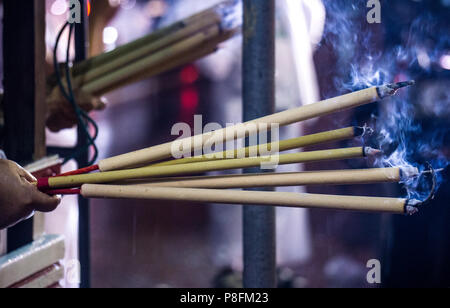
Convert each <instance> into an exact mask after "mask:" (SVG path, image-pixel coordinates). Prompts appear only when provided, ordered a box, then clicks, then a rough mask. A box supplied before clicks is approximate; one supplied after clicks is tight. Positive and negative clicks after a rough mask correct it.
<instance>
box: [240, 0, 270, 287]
mask: <svg viewBox="0 0 450 308" xmlns="http://www.w3.org/2000/svg"><path fill="white" fill-rule="evenodd" d="M243 3H244V42H243V104H244V106H243V110H244V121H249V120H253V119H255V118H259V117H262V116H265V115H268V114H271V113H273V112H274V103H275V0H262V1H261V0H244V2H243ZM258 171H260V170H259V169H249V170H245V172H246V173H255V172H258ZM243 214H244V217H243V224H244V225H243V232H244V234H243V236H244V287H245V288H274V287H276V244H275V242H276V240H275V208H273V207H254V206H246V207H244V212H243Z"/></svg>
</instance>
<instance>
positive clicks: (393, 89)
mask: <svg viewBox="0 0 450 308" xmlns="http://www.w3.org/2000/svg"><path fill="white" fill-rule="evenodd" d="M415 84H416V81H415V80H409V81H402V82H397V83H391V84H387V85H384V86H380V87H378V88H377V90H378V95H379V96H380V98H385V97H387V96H391V95H394V94H395V93H397V91H398V90H399V89H402V88H406V87H410V86H413V85H415Z"/></svg>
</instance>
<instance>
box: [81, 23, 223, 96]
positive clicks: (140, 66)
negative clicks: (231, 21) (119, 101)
mask: <svg viewBox="0 0 450 308" xmlns="http://www.w3.org/2000/svg"><path fill="white" fill-rule="evenodd" d="M219 33H220V29H219V26H217V25H215V26H212V27H209V28H207V29H206V30H203V31H201V32H199V33H198V34H196V35H194V36H192V37H190V38H188V39H185V40H183V41H181V42H179V43H176V44H174V45H172V46H170V48H166V49H163V50H161V51H158V52H156V53H155V54H153V55H151V56H149V57H146V58H144V59H142V60H140V61H137V62H134V63H132V64H130V65H127V66H126V67H123V68H121V69H119V70H117V71H115V72H112V73H111V74H108V75H106V76H104V77H101V78H99V79H96V80H93V81H92V82H89V83H87V84H85V85H84V86H83V87H82V88H81V90H82V91H83V92H85V93H89V94H93V95H98V93H100V92H101V91H102V90H103V89H105V88H110V87H112V86H114V85H122V84H123V82H124V81H126V80H127V79H129V78H131V77H133V76H134V75H136V74H139V73H142V72H145V71H147V70H150V69H152V68H153V67H155V66H157V65H158V64H160V63H161V62H164V61H169V60H170V59H175V58H176V57H178V56H180V55H183V54H184V53H185V52H186V50H190V49H192V48H194V47H198V46H201V45H202V44H204V43H206V42H207V41H208V40H209V39H211V38H213V37H215V36H218V35H219Z"/></svg>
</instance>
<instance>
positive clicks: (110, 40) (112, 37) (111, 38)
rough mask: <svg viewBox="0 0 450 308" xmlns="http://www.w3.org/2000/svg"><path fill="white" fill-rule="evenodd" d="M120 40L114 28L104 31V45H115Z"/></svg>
mask: <svg viewBox="0 0 450 308" xmlns="http://www.w3.org/2000/svg"><path fill="white" fill-rule="evenodd" d="M118 38H119V32H118V31H117V29H116V28H114V27H106V28H105V29H103V43H105V44H106V45H112V44H114V43H115V42H116V41H117V39H118Z"/></svg>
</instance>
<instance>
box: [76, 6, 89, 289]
mask: <svg viewBox="0 0 450 308" xmlns="http://www.w3.org/2000/svg"><path fill="white" fill-rule="evenodd" d="M80 4H81V8H82V14H81V23H79V24H76V25H75V62H80V61H83V60H85V59H86V58H87V53H88V51H87V50H88V42H89V40H88V18H87V10H86V8H87V6H86V4H87V2H86V0H80ZM87 143H88V140H87V138H86V137H85V134H84V132H83V130H82V129H81V128H78V144H77V145H78V147H80V148H82V147H85V145H86V144H87ZM88 162H89V154H88V153H86V154H82V155H80V156H79V157H78V158H77V163H78V167H79V168H84V167H87V165H88ZM78 211H79V214H78V250H79V252H78V253H79V259H80V265H81V273H80V274H81V275H80V276H81V277H80V278H81V279H80V280H81V283H80V288H90V287H91V247H90V246H91V245H90V244H91V238H90V229H91V228H90V209H89V200H88V199H85V198H83V197H81V196H80V197H78Z"/></svg>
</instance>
